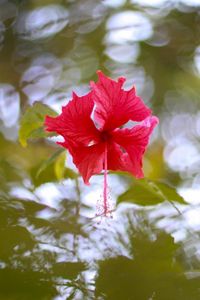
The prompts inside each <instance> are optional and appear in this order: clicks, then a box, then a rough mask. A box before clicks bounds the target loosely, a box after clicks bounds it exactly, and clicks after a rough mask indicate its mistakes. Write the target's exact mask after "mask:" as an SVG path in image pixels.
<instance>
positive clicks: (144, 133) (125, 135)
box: [112, 116, 158, 178]
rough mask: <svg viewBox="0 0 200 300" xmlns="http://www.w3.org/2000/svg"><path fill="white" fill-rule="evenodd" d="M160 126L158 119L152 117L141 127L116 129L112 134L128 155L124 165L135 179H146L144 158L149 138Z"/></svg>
mask: <svg viewBox="0 0 200 300" xmlns="http://www.w3.org/2000/svg"><path fill="white" fill-rule="evenodd" d="M157 124H158V118H156V117H154V116H152V117H148V118H146V119H145V120H144V121H143V122H142V123H141V124H140V125H136V126H135V127H133V128H132V129H128V128H124V129H116V130H115V131H113V132H112V137H113V140H114V141H115V142H116V143H117V144H119V145H120V146H121V147H122V148H123V149H124V150H125V151H126V152H127V153H125V154H124V156H123V160H124V165H125V166H127V167H128V169H127V171H128V172H131V173H132V174H133V175H134V176H135V177H137V178H142V177H144V175H143V171H142V157H143V154H144V152H145V150H146V147H147V145H148V142H149V137H150V135H151V133H152V130H153V129H154V127H155V126H156V125H157Z"/></svg>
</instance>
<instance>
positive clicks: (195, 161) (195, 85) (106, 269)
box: [0, 0, 200, 300]
mask: <svg viewBox="0 0 200 300" xmlns="http://www.w3.org/2000/svg"><path fill="white" fill-rule="evenodd" d="M97 69H101V70H102V71H103V72H105V74H106V75H108V76H110V77H112V78H113V79H115V78H117V77H118V76H125V77H126V78H127V81H126V83H125V89H129V88H130V87H131V86H132V85H133V84H134V85H135V86H136V89H137V93H138V95H140V96H141V97H142V98H143V99H144V101H145V103H146V104H147V105H148V106H150V107H151V109H152V110H153V112H154V114H155V115H157V116H159V118H160V124H159V126H158V128H157V129H156V130H155V132H154V134H153V136H152V139H151V144H150V146H149V149H148V151H147V153H146V155H145V160H144V173H145V177H146V179H144V180H141V181H140V180H137V181H136V180H134V179H133V178H131V176H128V175H127V174H122V173H120V174H118V173H112V174H110V175H109V186H110V192H109V193H110V206H111V208H112V209H113V210H114V211H113V213H112V216H111V217H110V218H102V219H101V218H96V215H95V214H96V212H98V211H101V200H102V195H101V194H102V181H103V180H102V176H94V177H93V178H92V180H91V185H90V186H89V187H88V186H85V185H84V184H83V181H82V179H81V178H80V177H79V176H78V175H77V171H76V169H75V167H74V166H73V164H72V160H71V158H70V156H69V155H68V153H67V154H66V152H61V151H60V150H59V147H57V146H56V144H55V142H54V140H55V138H40V139H30V140H29V142H28V146H27V147H25V148H24V147H22V145H21V144H20V143H19V141H18V131H19V127H20V118H21V117H22V116H24V114H25V115H26V117H24V119H23V121H21V126H22V125H23V129H22V134H23V135H24V136H25V138H24V140H26V137H27V138H28V137H32V138H33V137H40V136H41V135H37V134H35V135H34V134H32V135H30V134H29V133H30V132H29V131H30V130H31V129H30V127H31V126H33V127H34V126H35V124H39V126H40V125H41V124H42V122H43V117H44V115H42V110H43V109H44V108H45V109H47V106H45V105H48V107H49V108H48V109H49V110H50V111H51V110H55V111H57V112H60V111H61V107H62V105H64V104H66V103H67V102H68V101H69V99H70V97H71V92H72V90H74V91H75V92H77V93H78V95H84V94H85V93H86V92H87V91H88V90H89V81H90V80H97V76H96V70H97ZM32 105H33V107H35V108H34V109H33V111H30V106H31V107H32ZM199 108H200V0H151V1H150V0H129V1H128V0H127V1H126V0H102V1H93V0H76V1H75V0H32V1H31V0H13V1H11V0H10V1H9V0H0V299H2V300H8V299H9V300H14V299H20V300H23V299H24V300H27V299H28V300H29V299H34V300H35V299H38V300H40V299H41V300H43V299H44V300H46V299H47V300H48V299H54V300H62V299H98V300H102V299H113V300H117V299H120V300H128V299H130V300H132V299H134V300H154V299H155V300H173V299H174V300H177V299H182V300H198V299H200V284H199V280H200V239H199V237H200V235H199V230H200V171H199V170H200V151H199V150H200V110H199ZM27 111H28V113H27ZM33 124H34V125H33ZM39 126H38V127H39ZM36 127H37V125H36ZM21 143H22V144H23V141H22V138H21ZM25 144H26V141H24V145H25Z"/></svg>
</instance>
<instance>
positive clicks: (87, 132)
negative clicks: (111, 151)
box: [45, 92, 99, 146]
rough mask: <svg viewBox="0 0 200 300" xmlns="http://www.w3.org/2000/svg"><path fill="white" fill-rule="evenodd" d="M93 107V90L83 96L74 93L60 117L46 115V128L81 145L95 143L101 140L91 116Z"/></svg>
mask: <svg viewBox="0 0 200 300" xmlns="http://www.w3.org/2000/svg"><path fill="white" fill-rule="evenodd" d="M93 107H94V102H93V100H92V93H91V92H90V93H88V94H87V95H85V96H82V97H79V96H77V95H76V94H75V93H73V99H72V100H71V101H70V102H69V103H68V104H67V105H66V106H64V107H63V108H62V113H61V114H60V115H59V116H58V117H56V118H52V117H49V116H47V117H46V119H45V126H46V130H47V131H54V132H57V133H58V134H60V135H62V136H63V137H64V138H65V139H66V140H71V141H73V142H76V143H77V144H80V145H84V146H87V145H88V144H89V143H93V144H95V143H96V142H98V141H99V131H98V130H97V128H96V127H95V125H94V123H93V121H92V120H91V118H90V116H91V113H92V110H93Z"/></svg>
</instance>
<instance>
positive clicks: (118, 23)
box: [105, 11, 153, 44]
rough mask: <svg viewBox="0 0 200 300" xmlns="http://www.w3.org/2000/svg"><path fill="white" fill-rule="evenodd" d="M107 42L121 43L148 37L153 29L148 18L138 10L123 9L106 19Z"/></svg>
mask: <svg viewBox="0 0 200 300" xmlns="http://www.w3.org/2000/svg"><path fill="white" fill-rule="evenodd" d="M107 30H108V33H107V35H106V37H105V41H106V42H107V43H115V44H123V43H126V42H135V41H142V40H145V39H148V38H149V37H150V36H151V35H152V33H153V31H152V25H151V22H150V20H149V19H148V18H147V17H146V16H145V15H144V14H142V13H140V12H134V11H124V12H120V13H117V14H114V15H113V16H111V17H110V18H109V19H108V21H107Z"/></svg>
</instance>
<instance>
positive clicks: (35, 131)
mask: <svg viewBox="0 0 200 300" xmlns="http://www.w3.org/2000/svg"><path fill="white" fill-rule="evenodd" d="M46 115H49V116H52V117H55V116H57V113H56V112H55V111H54V110H53V109H51V108H50V107H49V106H47V105H45V104H43V103H41V102H35V103H34V104H33V106H31V107H29V108H28V109H27V111H26V112H25V114H24V115H23V116H22V118H21V120H20V128H19V141H20V143H21V145H22V146H23V147H26V146H27V140H28V139H30V138H42V137H47V136H53V135H55V134H52V133H47V132H45V131H44V119H45V116H46Z"/></svg>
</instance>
